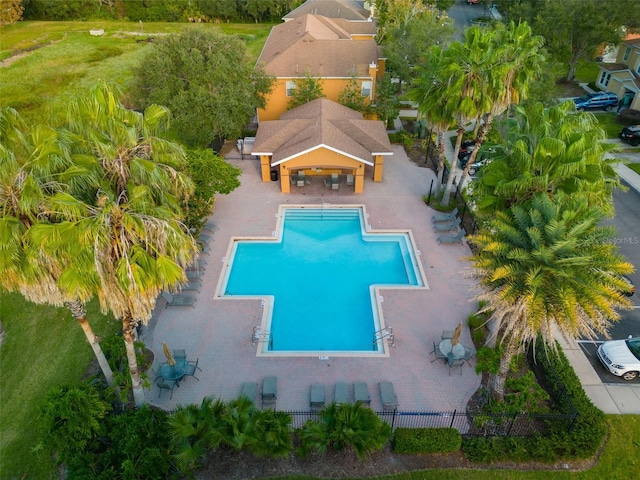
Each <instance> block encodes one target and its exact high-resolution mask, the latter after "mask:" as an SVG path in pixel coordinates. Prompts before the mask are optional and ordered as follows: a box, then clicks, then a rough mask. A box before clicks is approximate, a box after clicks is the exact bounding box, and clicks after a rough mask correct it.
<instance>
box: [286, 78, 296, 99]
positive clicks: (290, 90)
mask: <svg viewBox="0 0 640 480" xmlns="http://www.w3.org/2000/svg"><path fill="white" fill-rule="evenodd" d="M295 89H296V82H287V97H293V91H294V90H295Z"/></svg>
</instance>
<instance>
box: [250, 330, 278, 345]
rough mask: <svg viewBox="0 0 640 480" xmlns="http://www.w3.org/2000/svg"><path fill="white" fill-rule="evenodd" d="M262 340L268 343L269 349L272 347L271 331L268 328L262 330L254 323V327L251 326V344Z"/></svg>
mask: <svg viewBox="0 0 640 480" xmlns="http://www.w3.org/2000/svg"><path fill="white" fill-rule="evenodd" d="M263 342H267V343H268V344H269V350H272V349H273V339H272V338H271V332H269V331H268V330H263V329H262V328H260V327H258V326H257V325H256V326H255V327H253V332H252V333H251V345H255V344H256V343H263Z"/></svg>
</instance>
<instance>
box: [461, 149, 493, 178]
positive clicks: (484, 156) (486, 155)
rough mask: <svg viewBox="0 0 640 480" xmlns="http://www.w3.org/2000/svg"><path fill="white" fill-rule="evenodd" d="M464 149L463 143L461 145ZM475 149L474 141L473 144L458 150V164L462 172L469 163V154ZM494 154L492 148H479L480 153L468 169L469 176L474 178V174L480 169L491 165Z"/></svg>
mask: <svg viewBox="0 0 640 480" xmlns="http://www.w3.org/2000/svg"><path fill="white" fill-rule="evenodd" d="M463 147H464V143H463ZM474 148H475V140H473V143H472V144H470V145H468V146H467V147H466V148H465V149H463V148H462V147H461V148H460V153H459V154H458V164H459V165H460V168H462V169H463V170H464V168H465V167H466V166H467V163H469V159H470V158H471V154H472V153H473V149H474ZM494 153H495V148H493V147H480V151H479V152H478V155H477V156H476V161H475V162H474V163H473V165H471V166H470V167H469V175H470V176H472V177H473V176H474V175H475V174H476V173H478V172H479V171H480V169H481V168H482V167H484V166H485V165H487V164H489V163H491V160H492V159H493V154H494Z"/></svg>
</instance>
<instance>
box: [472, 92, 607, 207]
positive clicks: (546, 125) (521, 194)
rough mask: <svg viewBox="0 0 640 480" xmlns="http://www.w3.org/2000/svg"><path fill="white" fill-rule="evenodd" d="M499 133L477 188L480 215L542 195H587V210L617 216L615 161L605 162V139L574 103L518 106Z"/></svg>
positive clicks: (592, 121) (587, 115)
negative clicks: (494, 152)
mask: <svg viewBox="0 0 640 480" xmlns="http://www.w3.org/2000/svg"><path fill="white" fill-rule="evenodd" d="M496 128H497V130H498V132H499V133H500V134H501V137H502V145H501V146H499V147H498V155H497V156H496V157H495V158H494V159H493V161H492V162H491V163H490V164H489V165H487V166H485V167H484V168H483V174H482V176H481V178H480V179H479V180H478V181H477V182H475V185H474V191H473V195H474V198H475V203H476V205H477V206H478V209H479V211H480V212H481V213H485V214H489V213H493V212H495V211H503V210H506V209H508V208H509V207H511V206H512V205H514V204H518V203H520V204H521V203H525V202H528V201H529V200H531V198H533V196H534V195H536V194H537V193H539V192H545V193H547V194H548V195H552V196H553V195H555V194H556V193H558V192H564V193H567V194H571V193H575V192H583V193H584V194H585V195H586V196H587V199H588V204H589V206H596V207H599V208H602V209H604V211H605V213H607V214H610V213H612V212H613V204H612V201H611V194H612V192H613V189H614V188H615V187H616V186H618V185H619V180H618V175H617V173H616V172H615V170H614V168H613V165H612V160H607V159H604V150H603V148H602V144H601V141H602V140H603V139H604V138H605V134H604V131H603V130H602V129H601V128H600V127H599V124H598V121H597V119H596V118H595V117H594V116H593V115H592V114H590V113H579V114H575V112H574V107H573V102H566V103H564V104H562V105H557V106H553V107H549V108H545V107H544V106H543V105H541V104H535V105H529V106H527V107H521V106H518V107H516V108H515V109H514V116H513V118H510V119H505V120H503V121H502V122H499V123H497V124H496Z"/></svg>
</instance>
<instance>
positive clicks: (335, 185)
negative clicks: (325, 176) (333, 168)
mask: <svg viewBox="0 0 640 480" xmlns="http://www.w3.org/2000/svg"><path fill="white" fill-rule="evenodd" d="M331 190H340V184H339V183H332V184H331Z"/></svg>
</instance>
